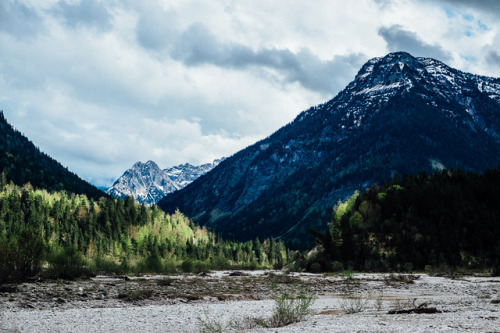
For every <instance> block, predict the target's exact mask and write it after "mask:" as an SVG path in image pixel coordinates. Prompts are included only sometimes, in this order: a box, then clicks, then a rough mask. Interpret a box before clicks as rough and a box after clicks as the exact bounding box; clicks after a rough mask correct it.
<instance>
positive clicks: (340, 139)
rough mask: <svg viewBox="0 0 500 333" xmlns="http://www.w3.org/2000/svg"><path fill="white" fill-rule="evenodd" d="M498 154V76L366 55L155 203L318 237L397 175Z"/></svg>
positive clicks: (399, 56)
mask: <svg viewBox="0 0 500 333" xmlns="http://www.w3.org/2000/svg"><path fill="white" fill-rule="evenodd" d="M499 162H500V79H497V78H490V77H484V76H479V75H473V74H469V73H464V72H461V71H459V70H457V69H453V68H451V67H449V66H447V65H445V64H444V63H442V62H440V61H437V60H434V59H430V58H416V57H413V56H411V55H410V54H408V53H404V52H397V53H390V54H388V55H386V56H384V57H380V58H374V59H371V60H369V61H368V62H367V63H366V64H365V65H363V66H362V68H361V69H360V71H359V72H358V74H357V75H356V77H355V79H354V81H352V82H351V83H350V84H349V85H348V86H347V87H346V88H345V89H344V90H342V91H341V92H340V93H339V94H338V95H337V96H336V97H334V98H333V99H332V100H330V101H328V102H326V103H324V104H321V105H318V106H315V107H311V108H310V109H308V110H306V111H304V112H302V113H301V114H299V115H298V116H297V118H296V119H295V120H294V121H293V122H291V123H290V124H288V125H286V126H284V127H282V128H281V129H279V130H278V131H277V132H275V133H274V134H272V135H271V136H269V137H268V138H266V139H264V140H262V141H260V142H257V143H255V144H254V145H252V146H249V147H248V148H246V149H244V150H242V151H240V152H238V153H236V154H235V155H233V156H231V157H230V158H228V159H226V160H224V161H223V162H222V163H220V165H219V166H217V167H216V168H214V169H213V170H212V171H211V172H209V173H207V174H206V175H204V176H203V177H200V178H199V179H197V180H196V181H194V182H193V183H191V184H190V185H189V186H187V187H185V188H184V189H182V190H180V191H177V192H174V193H172V194H169V195H168V196H166V197H165V198H164V199H162V200H161V201H160V202H159V203H158V204H159V206H160V207H161V208H162V209H164V210H165V211H167V212H173V211H174V210H175V209H177V208H178V209H180V211H182V212H183V213H185V214H186V215H187V216H189V217H191V218H192V219H193V220H194V221H195V222H197V223H200V224H202V225H206V226H209V227H211V228H214V229H215V230H217V231H218V232H222V233H223V234H226V235H229V236H233V237H236V238H239V239H248V238H253V237H256V236H258V237H270V236H272V237H277V238H282V239H285V240H286V241H287V243H288V245H289V246H292V247H299V248H300V247H305V246H308V245H311V244H313V242H312V238H311V237H310V236H308V233H307V228H308V227H313V228H317V229H323V230H324V229H325V228H326V225H327V222H328V221H329V220H330V215H331V214H332V207H333V206H334V205H335V204H336V203H337V201H338V200H340V199H345V198H347V197H348V196H350V195H351V194H352V193H353V192H354V191H355V190H362V189H365V188H367V187H369V186H370V185H371V184H373V183H380V182H382V181H384V180H387V179H388V178H389V177H391V176H393V175H395V174H400V175H403V174H417V173H419V172H422V171H423V172H432V171H433V170H435V169H442V168H453V169H464V170H477V171H482V170H484V169H486V168H489V167H497V166H498V165H499Z"/></svg>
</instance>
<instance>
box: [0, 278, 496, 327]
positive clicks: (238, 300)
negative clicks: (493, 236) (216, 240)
mask: <svg viewBox="0 0 500 333" xmlns="http://www.w3.org/2000/svg"><path fill="white" fill-rule="evenodd" d="M160 280H165V277H158V276H156V277H147V278H144V277H142V278H141V279H129V280H124V279H123V278H121V277H119V278H116V277H98V278H96V279H93V280H90V281H89V280H87V281H75V282H61V281H57V282H50V281H49V282H39V283H30V284H22V285H20V286H18V287H17V289H16V290H15V291H13V290H11V291H3V292H0V306H1V308H0V309H1V310H0V332H199V331H201V329H202V328H203V327H206V325H207V323H209V322H212V323H216V324H220V325H221V326H222V327H223V328H224V329H225V331H239V332H241V331H248V332H301V333H303V332H436V331H439V332H465V331H467V332H500V304H498V300H499V299H500V278H483V277H465V278H462V279H458V280H457V279H450V278H444V277H430V276H427V275H418V276H415V280H413V281H410V282H408V283H405V282H398V281H393V279H389V278H388V276H387V275H384V274H359V275H355V276H354V279H353V280H346V279H345V278H342V277H336V276H322V275H314V274H303V275H294V276H288V275H287V276H286V277H285V276H280V273H270V272H257V273H255V272H254V273H252V275H251V276H235V277H229V273H228V272H226V273H224V272H217V273H213V274H210V275H209V276H206V277H204V278H201V277H198V276H178V277H168V280H167V282H166V283H165V282H158V281H160ZM271 281H272V282H274V283H276V282H278V283H277V285H278V288H280V289H283V290H293V289H296V288H297V287H298V284H297V283H304V284H306V285H307V286H308V287H309V288H310V289H311V288H312V289H314V290H315V292H316V294H317V299H316V300H315V302H314V304H313V306H312V310H313V313H312V314H311V315H309V316H308V317H307V318H305V320H304V321H302V322H298V323H295V324H292V325H289V326H286V327H281V328H263V327H259V326H258V327H252V326H251V325H249V324H248V323H249V322H250V321H247V322H245V320H244V319H245V318H269V316H270V315H271V314H272V312H273V307H274V301H273V300H272V291H271V290H270V287H269V285H270V282H271ZM286 288H288V289H286ZM151 289H153V290H154V292H151V293H149V294H148V296H149V297H147V298H146V299H139V300H135V299H134V300H129V301H125V300H124V299H123V298H120V295H121V294H120V293H123V292H124V290H125V291H128V292H129V293H132V294H133V293H136V291H137V290H139V293H140V292H143V291H144V290H151ZM82 295H83V296H82ZM221 295H223V296H221ZM359 304H361V305H359ZM356 305H359V309H358V310H359V312H356V313H352V314H350V313H348V312H351V311H349V309H352V308H353V307H355V306H356ZM418 306H423V307H433V308H436V309H437V310H439V311H440V313H432V314H388V311H389V310H390V309H394V308H397V307H399V308H412V307H418ZM230 323H231V324H230Z"/></svg>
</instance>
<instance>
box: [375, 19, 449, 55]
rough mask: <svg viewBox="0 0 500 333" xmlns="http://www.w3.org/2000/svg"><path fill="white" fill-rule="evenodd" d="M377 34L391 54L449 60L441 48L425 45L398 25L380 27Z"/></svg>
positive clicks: (413, 34) (446, 53) (416, 36)
mask: <svg viewBox="0 0 500 333" xmlns="http://www.w3.org/2000/svg"><path fill="white" fill-rule="evenodd" d="M378 34H379V36H381V37H382V38H383V39H384V40H385V41H386V43H387V48H388V49H389V51H391V52H395V51H406V52H409V53H411V54H412V55H413V56H416V57H429V58H435V59H438V60H441V61H445V62H446V61H449V60H450V59H451V56H450V54H449V53H448V52H446V51H444V50H443V48H442V47H441V46H439V45H431V44H428V43H426V42H425V41H423V40H422V39H420V37H419V36H418V35H417V34H416V33H414V32H412V31H408V30H405V29H403V27H402V26H400V25H392V26H390V27H381V28H380V29H379V31H378Z"/></svg>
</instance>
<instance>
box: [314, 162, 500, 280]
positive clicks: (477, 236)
mask: <svg viewBox="0 0 500 333" xmlns="http://www.w3.org/2000/svg"><path fill="white" fill-rule="evenodd" d="M498 187H500V168H497V169H493V170H486V171H485V172H484V173H483V174H480V173H477V172H463V171H460V170H458V171H455V170H443V171H439V172H435V173H434V174H431V175H427V174H425V173H421V174H418V175H416V176H404V177H399V176H398V175H396V176H394V177H393V178H392V179H389V180H388V181H387V183H383V184H381V185H380V186H376V185H374V186H372V187H371V188H370V189H369V190H367V191H366V192H364V193H355V194H354V195H353V196H352V197H351V198H349V199H348V200H347V201H346V202H339V203H338V204H337V205H336V206H335V208H334V213H333V214H332V219H331V223H330V228H329V230H328V231H327V232H326V233H321V232H317V231H311V233H312V234H313V235H314V236H315V238H316V241H317V243H318V245H319V247H320V248H321V249H322V251H321V252H320V253H319V254H318V255H316V256H315V257H313V258H312V260H313V261H315V262H317V263H319V264H320V265H321V267H322V268H325V267H328V266H330V268H331V266H332V264H329V263H335V262H336V263H337V264H336V266H337V267H340V265H339V264H338V263H341V264H342V265H343V266H344V267H352V268H353V269H355V270H358V271H395V272H406V273H411V272H412V271H413V270H414V269H417V270H422V269H424V267H425V268H426V269H429V270H431V269H432V270H434V269H436V268H437V269H438V270H441V271H443V270H445V271H450V272H451V273H453V272H455V271H456V270H457V268H464V269H491V273H492V275H495V274H498V272H499V268H498V267H500V266H499V261H498V253H500V241H499V240H500V224H499V223H498V219H497V216H500V206H499V205H498V202H499V201H500V191H498ZM325 263H326V264H325ZM312 266H313V265H312V263H311V262H309V263H308V267H312ZM314 267H316V268H317V267H318V266H317V265H316V266H314Z"/></svg>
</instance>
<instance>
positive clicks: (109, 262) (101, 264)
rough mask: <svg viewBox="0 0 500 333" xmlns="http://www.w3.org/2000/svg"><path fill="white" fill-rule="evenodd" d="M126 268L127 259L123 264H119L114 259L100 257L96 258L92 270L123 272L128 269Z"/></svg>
mask: <svg viewBox="0 0 500 333" xmlns="http://www.w3.org/2000/svg"><path fill="white" fill-rule="evenodd" d="M126 268H127V263H126V260H124V261H122V263H121V264H117V263H116V262H115V261H114V260H113V259H107V258H102V257H98V258H96V259H95V260H94V266H93V267H92V270H93V271H94V272H104V273H116V274H121V273H125V272H126V271H127V269H126Z"/></svg>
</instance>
